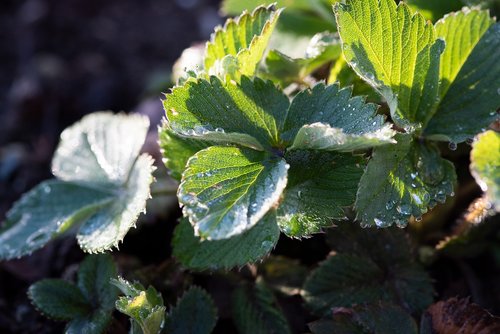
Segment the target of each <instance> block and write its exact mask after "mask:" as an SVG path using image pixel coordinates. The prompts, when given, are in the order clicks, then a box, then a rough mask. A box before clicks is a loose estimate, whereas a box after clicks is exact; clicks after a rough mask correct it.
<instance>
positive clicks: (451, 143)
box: [448, 142, 457, 151]
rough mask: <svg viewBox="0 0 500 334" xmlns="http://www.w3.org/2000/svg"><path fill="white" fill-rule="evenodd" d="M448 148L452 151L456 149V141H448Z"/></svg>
mask: <svg viewBox="0 0 500 334" xmlns="http://www.w3.org/2000/svg"><path fill="white" fill-rule="evenodd" d="M448 148H449V149H450V150H452V151H455V150H456V149H457V143H454V142H450V143H449V144H448Z"/></svg>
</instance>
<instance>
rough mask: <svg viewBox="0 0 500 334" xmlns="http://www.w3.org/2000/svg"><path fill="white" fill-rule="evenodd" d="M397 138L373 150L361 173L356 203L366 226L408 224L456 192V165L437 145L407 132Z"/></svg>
mask: <svg viewBox="0 0 500 334" xmlns="http://www.w3.org/2000/svg"><path fill="white" fill-rule="evenodd" d="M395 138H396V140H397V142H398V144H397V145H389V146H382V147H379V148H376V149H375V150H374V152H373V157H372V159H371V160H370V162H369V163H368V166H367V169H366V172H365V174H363V176H362V177H361V181H360V184H359V189H358V194H357V198H356V203H355V207H356V210H357V212H358V214H357V219H358V220H359V221H360V222H361V224H362V225H364V226H373V225H376V226H378V227H386V226H390V225H392V224H394V223H395V224H397V225H398V226H405V225H406V224H407V221H408V218H409V217H410V216H411V215H413V216H414V217H420V216H422V215H423V214H424V213H425V212H427V210H428V207H433V206H434V205H436V203H437V202H444V201H445V199H446V196H447V195H451V194H452V192H453V186H454V184H455V182H456V175H455V169H454V166H453V164H452V163H451V162H449V161H447V160H444V159H442V158H441V156H440V153H439V150H438V148H437V147H436V146H434V145H433V144H430V143H420V142H415V141H413V140H412V138H411V137H410V136H409V135H404V134H399V135H397V136H396V137H395Z"/></svg>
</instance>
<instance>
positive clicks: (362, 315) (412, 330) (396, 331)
mask: <svg viewBox="0 0 500 334" xmlns="http://www.w3.org/2000/svg"><path fill="white" fill-rule="evenodd" d="M309 328H310V329H311V332H312V333H313V334H327V333H335V334H400V333H405V334H417V333H418V328H417V324H416V323H415V320H413V318H412V317H411V316H410V315H409V314H408V313H407V312H405V311H404V310H403V309H401V308H400V307H399V306H396V305H393V304H390V303H381V304H371V305H360V306H355V307H353V308H352V309H345V308H341V309H339V310H337V311H335V310H334V312H333V319H330V318H326V319H321V320H318V321H315V322H313V323H311V324H309Z"/></svg>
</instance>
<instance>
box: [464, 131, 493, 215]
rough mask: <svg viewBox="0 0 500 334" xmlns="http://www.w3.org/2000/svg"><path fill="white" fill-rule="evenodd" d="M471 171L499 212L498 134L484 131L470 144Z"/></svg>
mask: <svg viewBox="0 0 500 334" xmlns="http://www.w3.org/2000/svg"><path fill="white" fill-rule="evenodd" d="M470 160H471V165H470V168H471V173H472V175H473V176H474V178H475V179H476V182H477V183H478V184H479V186H480V187H481V189H482V190H483V191H485V192H486V194H487V196H488V197H489V199H490V201H491V202H492V203H493V206H494V208H495V210H496V211H497V212H500V134H499V133H498V132H495V131H486V132H484V133H482V134H480V135H479V136H478V137H477V139H476V141H475V142H474V143H473V145H472V151H471V156H470Z"/></svg>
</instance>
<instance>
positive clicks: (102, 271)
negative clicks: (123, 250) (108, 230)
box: [77, 254, 118, 311]
mask: <svg viewBox="0 0 500 334" xmlns="http://www.w3.org/2000/svg"><path fill="white" fill-rule="evenodd" d="M116 275H117V273H116V265H115V263H114V262H113V258H112V257H111V256H110V255H109V254H99V255H91V256H87V257H86V258H85V259H84V260H83V262H82V263H81V264H80V268H79V269H78V282H77V285H78V288H79V289H80V291H81V292H82V293H83V295H84V296H85V299H86V300H87V302H88V303H89V304H97V305H99V308H100V309H102V310H104V311H110V310H113V309H114V308H115V301H116V299H117V298H118V290H117V289H116V287H115V286H113V285H111V284H110V280H111V279H112V278H115V277H116Z"/></svg>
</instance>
